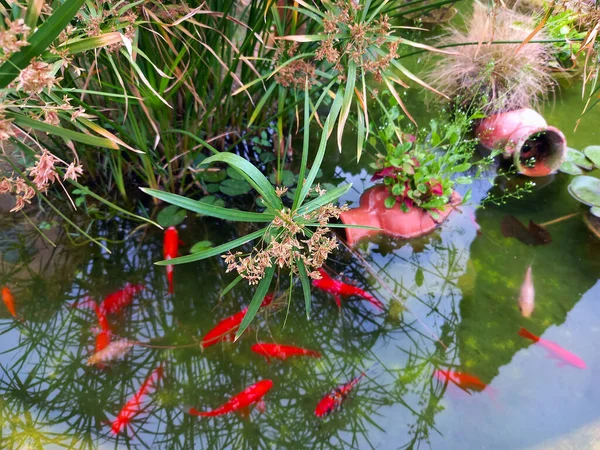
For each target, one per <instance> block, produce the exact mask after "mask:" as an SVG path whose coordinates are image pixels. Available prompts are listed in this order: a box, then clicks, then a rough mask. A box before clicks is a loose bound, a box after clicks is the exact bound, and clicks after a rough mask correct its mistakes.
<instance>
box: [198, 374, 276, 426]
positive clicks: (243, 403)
mask: <svg viewBox="0 0 600 450" xmlns="http://www.w3.org/2000/svg"><path fill="white" fill-rule="evenodd" d="M272 387H273V382H272V381H271V380H262V381H259V382H258V383H254V384H253V385H252V386H248V387H247V388H246V389H244V390H243V391H242V392H240V393H239V394H237V395H235V396H234V397H232V398H231V399H230V400H229V401H228V402H227V403H225V404H224V405H222V406H220V407H218V408H216V409H213V410H212V411H206V412H202V411H198V410H197V409H196V408H189V409H188V413H189V414H192V415H194V416H200V417H215V416H222V415H224V414H229V413H231V412H234V411H238V410H240V409H243V408H247V407H248V406H250V405H252V404H254V403H257V402H259V401H260V400H261V399H262V398H263V397H264V395H265V394H266V393H267V392H269V391H270V390H271V388H272Z"/></svg>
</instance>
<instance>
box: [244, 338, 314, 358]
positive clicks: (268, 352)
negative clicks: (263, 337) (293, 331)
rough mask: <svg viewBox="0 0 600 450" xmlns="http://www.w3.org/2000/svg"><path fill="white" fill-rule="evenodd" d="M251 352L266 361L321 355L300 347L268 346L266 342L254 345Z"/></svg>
mask: <svg viewBox="0 0 600 450" xmlns="http://www.w3.org/2000/svg"><path fill="white" fill-rule="evenodd" d="M251 350H252V351H253V352H254V353H258V354H259V355H262V356H264V357H265V358H267V360H268V359H269V358H279V359H287V358H289V357H290V356H313V357H315V358H320V357H321V354H320V353H319V352H317V351H315V350H307V349H304V348H300V347H294V346H293V345H279V344H269V343H267V342H259V343H258V344H254V345H253V346H252V348H251Z"/></svg>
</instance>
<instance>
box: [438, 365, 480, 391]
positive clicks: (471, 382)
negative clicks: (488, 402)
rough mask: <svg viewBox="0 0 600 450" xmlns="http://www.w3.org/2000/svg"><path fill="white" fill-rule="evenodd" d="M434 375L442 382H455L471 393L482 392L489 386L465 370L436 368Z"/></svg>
mask: <svg viewBox="0 0 600 450" xmlns="http://www.w3.org/2000/svg"><path fill="white" fill-rule="evenodd" d="M433 376H434V377H435V378H437V379H438V380H440V381H442V382H444V383H445V382H446V381H449V382H451V383H454V384H455V385H456V386H458V387H459V388H461V389H462V390H463V391H465V392H467V393H469V394H470V392H469V391H477V392H481V391H483V390H484V389H485V388H487V387H488V385H487V384H485V383H484V382H483V381H481V380H480V379H479V378H478V377H476V376H475V375H470V374H468V373H464V372H455V371H453V370H450V369H448V370H440V369H435V370H434V371H433Z"/></svg>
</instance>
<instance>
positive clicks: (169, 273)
mask: <svg viewBox="0 0 600 450" xmlns="http://www.w3.org/2000/svg"><path fill="white" fill-rule="evenodd" d="M167 281H168V282H169V294H173V292H174V291H175V289H174V287H173V266H167Z"/></svg>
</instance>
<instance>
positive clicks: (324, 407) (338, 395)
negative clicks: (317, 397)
mask: <svg viewBox="0 0 600 450" xmlns="http://www.w3.org/2000/svg"><path fill="white" fill-rule="evenodd" d="M366 374H367V372H366V371H365V372H363V373H361V374H360V375H359V376H357V377H356V378H354V379H353V380H350V381H349V382H347V383H346V384H343V385H341V386H338V387H336V388H335V389H334V390H333V391H331V392H330V393H329V394H327V395H326V396H325V397H323V398H322V399H321V401H320V402H319V403H318V404H317V407H316V408H315V416H317V417H325V416H327V415H328V414H331V413H332V412H333V411H335V410H336V409H337V408H338V407H339V406H340V405H341V404H342V402H343V401H344V400H345V399H346V397H347V396H348V394H349V393H350V392H351V391H352V389H354V387H355V386H356V385H357V384H358V383H359V382H360V380H362V379H363V377H364V376H365V375H366Z"/></svg>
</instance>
